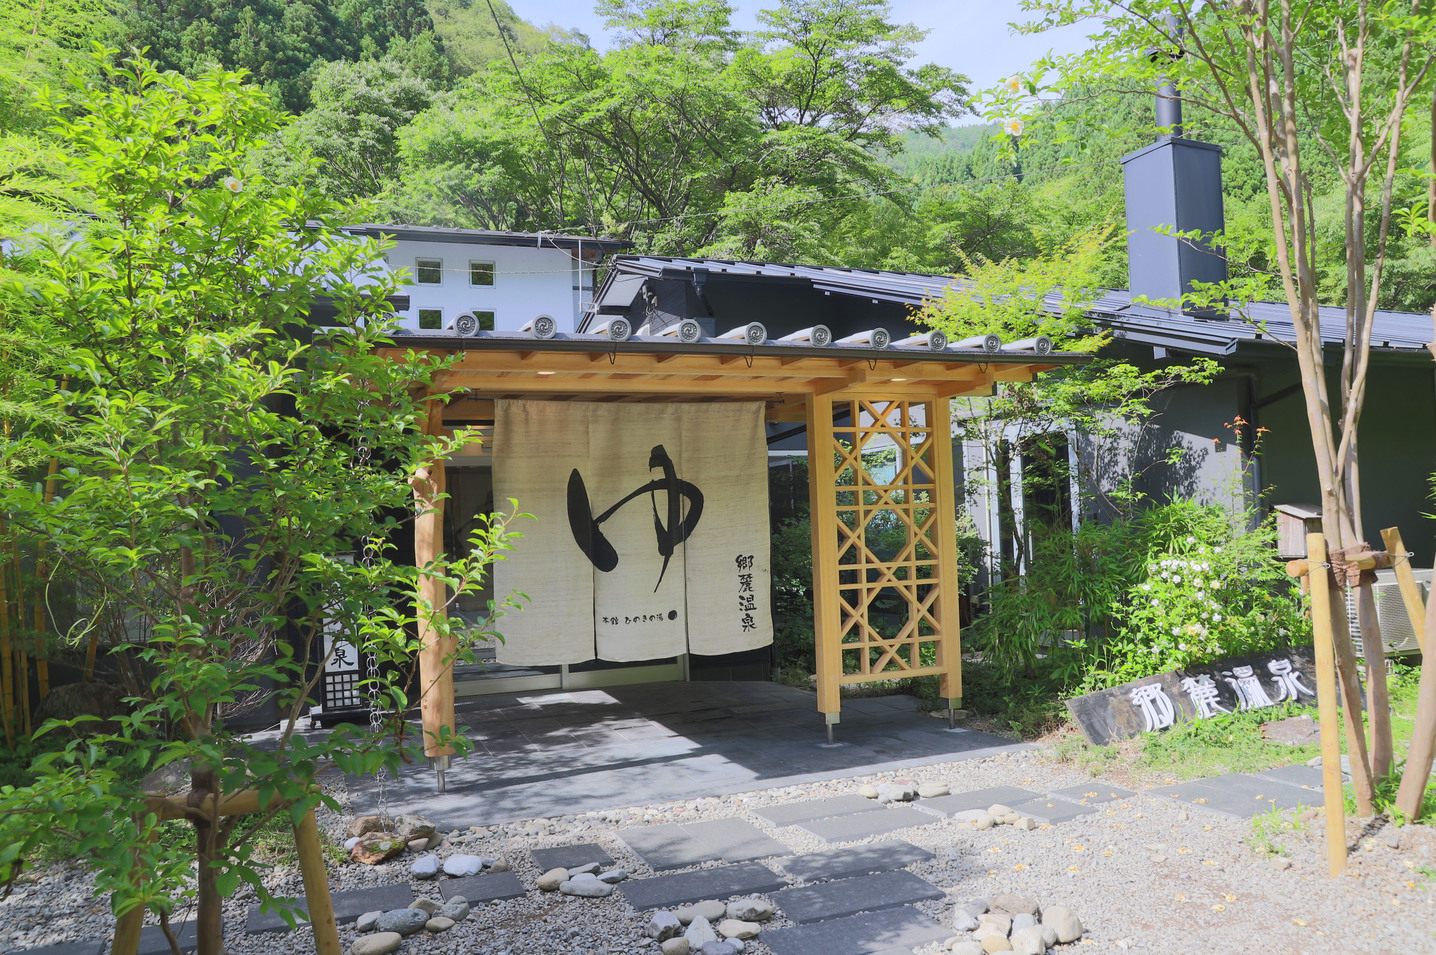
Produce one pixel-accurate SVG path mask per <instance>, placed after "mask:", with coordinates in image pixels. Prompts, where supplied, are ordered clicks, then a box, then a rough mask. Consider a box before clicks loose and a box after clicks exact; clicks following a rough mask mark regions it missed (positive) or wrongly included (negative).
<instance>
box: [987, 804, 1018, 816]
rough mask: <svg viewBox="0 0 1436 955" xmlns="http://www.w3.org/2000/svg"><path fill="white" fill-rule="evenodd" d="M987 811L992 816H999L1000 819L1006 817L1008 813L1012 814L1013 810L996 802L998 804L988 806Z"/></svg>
mask: <svg viewBox="0 0 1436 955" xmlns="http://www.w3.org/2000/svg"><path fill="white" fill-rule="evenodd" d="M987 811H988V812H990V813H992V815H994V816H998V817H1002V816H1005V815H1007V814H1008V813H1010V812H1012V810H1011V809H1009V808H1007V807H1006V806H1004V805H1003V804H1002V803H1000V802H996V803H993V804H992V805H990V806H988V807H987Z"/></svg>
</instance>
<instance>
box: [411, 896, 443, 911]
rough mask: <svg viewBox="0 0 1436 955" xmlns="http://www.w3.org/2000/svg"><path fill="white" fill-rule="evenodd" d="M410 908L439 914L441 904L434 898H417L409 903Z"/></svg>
mask: <svg viewBox="0 0 1436 955" xmlns="http://www.w3.org/2000/svg"><path fill="white" fill-rule="evenodd" d="M409 908H411V909H418V910H419V911H420V912H424V913H426V914H428V915H437V914H438V913H439V909H440V908H441V906H440V905H439V903H438V902H435V901H434V900H433V899H415V900H414V901H412V902H410V903H409Z"/></svg>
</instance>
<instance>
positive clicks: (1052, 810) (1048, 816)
mask: <svg viewBox="0 0 1436 955" xmlns="http://www.w3.org/2000/svg"><path fill="white" fill-rule="evenodd" d="M1007 807H1008V808H1009V809H1011V810H1012V811H1013V812H1015V813H1017V814H1018V815H1019V816H1031V817H1032V818H1033V819H1036V820H1037V821H1038V822H1042V823H1046V824H1047V825H1049V826H1055V825H1057V824H1058V823H1059V822H1066V821H1067V820H1069V819H1076V818H1077V817H1079V816H1089V815H1091V814H1092V813H1094V812H1096V811H1097V807H1096V806H1083V805H1078V804H1077V803H1073V802H1068V801H1067V800H1065V799H1057V798H1055V797H1054V798H1051V799H1049V798H1048V797H1046V796H1038V797H1037V798H1036V799H1029V800H1027V801H1026V802H1014V803H1008V804H1007Z"/></svg>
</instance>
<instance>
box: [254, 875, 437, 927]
mask: <svg viewBox="0 0 1436 955" xmlns="http://www.w3.org/2000/svg"><path fill="white" fill-rule="evenodd" d="M330 901H331V902H332V903H333V904H334V921H335V922H338V923H339V924H340V925H343V924H344V923H345V922H352V921H354V920H355V919H357V918H358V917H359V916H361V915H363V914H364V913H365V912H374V911H383V912H387V911H389V910H390V909H403V908H408V907H409V903H410V902H412V901H414V893H413V892H412V891H411V890H410V889H409V887H408V886H407V885H376V886H374V887H373V888H371V889H353V890H351V891H348V892H333V893H331V895H330ZM295 909H296V910H297V911H298V912H308V911H309V910H308V909H307V908H305V906H304V900H303V899H300V900H299V902H298V903H297V904H296V905H295ZM299 921H300V922H303V921H304V918H303V917H302V916H300V917H299ZM244 930H245V931H246V932H287V931H289V923H288V922H286V921H284V918H283V917H282V916H281V915H280V914H279V913H278V912H272V911H271V912H261V911H260V910H259V903H258V902H255V903H253V904H252V905H250V906H249V908H248V910H247V913H246V915H245V920H244Z"/></svg>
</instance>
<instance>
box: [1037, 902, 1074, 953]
mask: <svg viewBox="0 0 1436 955" xmlns="http://www.w3.org/2000/svg"><path fill="white" fill-rule="evenodd" d="M1042 924H1043V925H1046V926H1047V927H1048V928H1050V929H1052V931H1054V932H1056V933H1057V941H1059V942H1061V943H1062V944H1063V945H1066V944H1067V943H1068V942H1075V941H1077V940H1078V939H1079V938H1081V937H1082V923H1081V921H1079V920H1078V918H1077V916H1076V915H1075V914H1073V912H1072V910H1071V909H1069V908H1068V907H1067V906H1065V905H1051V906H1048V907H1047V910H1046V911H1044V912H1043V913H1042Z"/></svg>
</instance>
